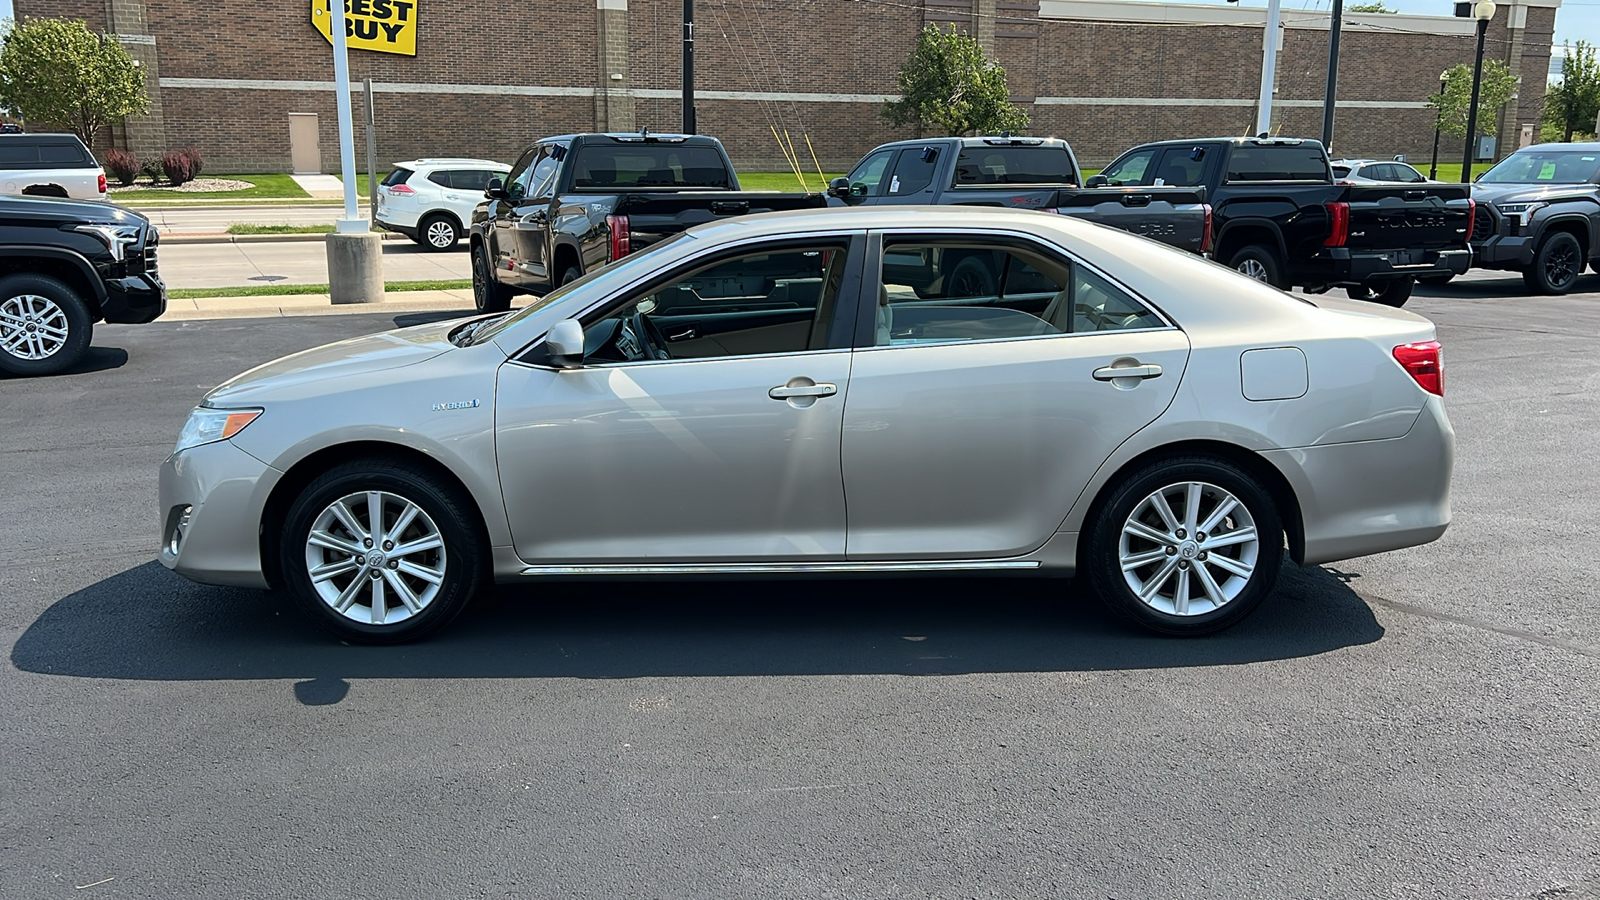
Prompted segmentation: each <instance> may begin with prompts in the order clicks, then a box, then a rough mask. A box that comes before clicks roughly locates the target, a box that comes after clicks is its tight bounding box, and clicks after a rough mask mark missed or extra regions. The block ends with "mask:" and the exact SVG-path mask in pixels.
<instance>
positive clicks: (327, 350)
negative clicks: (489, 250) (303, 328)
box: [205, 319, 461, 407]
mask: <svg viewBox="0 0 1600 900" xmlns="http://www.w3.org/2000/svg"><path fill="white" fill-rule="evenodd" d="M460 325H461V320H459V319H457V320H452V321H448V322H434V323H430V324H427V325H415V326H412V327H410V328H400V329H397V330H395V331H385V332H382V333H379V334H369V335H366V336H364V337H358V338H350V339H349V340H344V341H339V342H338V343H336V344H327V345H324V346H322V347H313V348H312V349H310V350H302V351H301V352H299V353H296V354H293V355H291V356H285V357H283V358H282V359H276V360H273V361H272V362H269V363H267V364H265V365H260V366H256V367H255V368H254V369H251V370H249V371H248V372H242V373H240V374H238V375H235V376H233V377H232V378H230V379H228V380H227V381H224V382H223V383H222V384H220V385H218V386H217V387H216V388H215V389H213V390H212V391H211V393H209V394H207V395H206V399H205V405H207V406H218V407H221V406H234V405H240V404H245V403H255V402H261V401H266V400H270V399H274V398H276V397H280V396H281V397H285V398H287V397H305V396H310V395H313V394H322V393H329V392H333V391H337V390H339V389H340V388H342V387H343V386H344V385H347V384H350V383H351V379H353V378H355V377H357V376H361V375H368V374H371V373H373V372H383V371H386V370H390V369H398V368H401V367H403V366H413V365H416V364H417V363H420V362H426V361H427V360H430V359H433V358H434V357H436V356H438V355H440V354H441V353H445V352H448V351H450V350H454V349H455V345H454V344H452V343H450V339H449V334H450V332H451V331H452V330H454V329H455V328H457V327H458V326H460Z"/></svg>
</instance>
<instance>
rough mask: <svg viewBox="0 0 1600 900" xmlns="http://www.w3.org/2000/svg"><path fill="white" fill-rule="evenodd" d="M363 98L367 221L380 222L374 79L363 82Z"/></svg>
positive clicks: (376, 108) (376, 109)
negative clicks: (365, 119)
mask: <svg viewBox="0 0 1600 900" xmlns="http://www.w3.org/2000/svg"><path fill="white" fill-rule="evenodd" d="M361 96H363V97H365V98H366V100H367V103H366V106H367V117H366V118H367V121H366V126H367V219H368V221H369V222H371V223H373V224H376V223H377V221H378V136H377V135H376V134H374V133H373V132H374V130H375V127H376V125H377V121H378V107H377V101H375V100H374V99H373V97H372V79H371V78H363V79H362V80H361Z"/></svg>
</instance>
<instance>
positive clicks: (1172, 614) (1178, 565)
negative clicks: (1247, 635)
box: [1084, 456, 1283, 637]
mask: <svg viewBox="0 0 1600 900" xmlns="http://www.w3.org/2000/svg"><path fill="white" fill-rule="evenodd" d="M1190 491H1198V497H1197V501H1196V503H1197V507H1196V508H1197V513H1196V514H1194V515H1189V514H1187V502H1186V501H1187V498H1188V497H1189V492H1190ZM1157 496H1160V498H1161V501H1162V502H1165V504H1166V507H1167V510H1168V511H1169V512H1170V513H1171V514H1172V516H1173V519H1174V521H1175V523H1176V524H1175V525H1174V526H1172V527H1169V526H1168V525H1166V524H1165V523H1166V518H1165V516H1164V515H1163V514H1162V512H1161V507H1160V505H1159V504H1158V503H1157V501H1156V498H1157ZM1229 500H1233V501H1236V504H1237V505H1235V506H1232V507H1231V508H1230V509H1229V510H1228V511H1225V512H1224V513H1223V515H1224V518H1223V519H1222V520H1221V521H1220V522H1217V523H1214V524H1212V525H1211V527H1212V528H1213V529H1215V528H1219V527H1222V528H1226V530H1225V531H1223V532H1221V533H1220V534H1218V533H1217V532H1216V531H1212V533H1210V534H1206V536H1205V538H1204V539H1200V540H1197V539H1196V533H1197V532H1198V533H1201V534H1204V529H1205V527H1206V526H1207V524H1208V522H1207V518H1208V517H1210V516H1213V515H1215V514H1216V513H1217V512H1218V511H1219V510H1223V509H1224V507H1226V506H1227V504H1228V501H1229ZM1174 504H1176V505H1174ZM1252 523H1253V524H1252ZM1250 529H1253V531H1251V530H1250ZM1180 531H1181V532H1182V533H1183V534H1184V537H1183V538H1179V537H1177V535H1178V533H1179V532H1180ZM1247 534H1248V535H1251V537H1247V538H1244V539H1241V537H1242V536H1244V535H1247ZM1156 537H1161V538H1162V540H1161V541H1156V540H1154V538H1156ZM1230 538H1231V539H1233V542H1232V543H1218V542H1219V541H1227V540H1229V539H1230ZM1084 551H1085V569H1086V574H1087V576H1088V579H1089V583H1090V585H1091V586H1092V587H1093V588H1094V590H1095V592H1096V593H1098V594H1099V595H1100V597H1101V599H1102V600H1104V601H1105V602H1106V603H1107V604H1108V605H1109V606H1110V607H1111V608H1112V609H1113V610H1114V611H1116V612H1117V613H1118V614H1120V615H1122V616H1124V617H1125V618H1128V619H1130V620H1132V621H1133V622H1135V623H1137V624H1139V625H1141V626H1143V627H1145V628H1148V629H1150V630H1152V631H1157V632H1160V633H1162V634H1169V635H1176V636H1180V637H1192V636H1198V635H1203V634H1211V633H1213V632H1217V631H1221V630H1222V629H1224V628H1228V627H1229V626H1232V625H1234V624H1236V623H1238V622H1239V621H1240V620H1242V619H1244V618H1245V617H1246V616H1248V615H1249V614H1250V613H1251V612H1253V611H1254V610H1255V608H1256V607H1257V606H1260V605H1261V601H1262V600H1264V599H1266V596H1267V595H1268V594H1269V593H1271V592H1272V589H1273V585H1274V583H1275V582H1276V581H1277V578H1278V569H1279V567H1280V566H1281V565H1282V562H1283V526H1282V523H1281V521H1280V519H1279V516H1278V510H1277V507H1276V506H1275V505H1274V504H1273V502H1272V498H1271V496H1269V495H1268V493H1267V491H1266V489H1264V488H1263V487H1262V486H1261V485H1260V484H1258V483H1257V482H1256V481H1255V480H1254V479H1253V478H1251V477H1250V476H1249V475H1248V474H1247V473H1245V472H1244V471H1243V470H1241V469H1239V468H1238V467H1237V466H1235V465H1233V464H1232V463H1229V462H1226V461H1223V460H1221V459H1216V458H1212V457H1205V456H1191V457H1181V458H1175V459H1167V460H1162V461H1159V462H1155V463H1152V464H1150V465H1148V466H1146V467H1144V468H1143V469H1140V470H1138V471H1136V472H1134V473H1133V474H1132V475H1130V476H1128V477H1127V478H1126V479H1124V480H1123V481H1122V482H1121V483H1120V484H1118V485H1117V486H1116V487H1115V488H1114V489H1113V490H1112V492H1111V494H1110V495H1109V496H1108V497H1107V499H1106V501H1105V502H1104V503H1101V504H1099V505H1098V506H1097V511H1096V513H1095V514H1094V518H1093V520H1092V521H1091V523H1090V526H1089V531H1088V537H1087V543H1086V545H1085V548H1084ZM1201 553H1205V554H1206V556H1205V557H1201V555H1200V554H1201ZM1141 559H1142V560H1144V562H1143V563H1140V564H1138V565H1131V566H1129V567H1128V568H1126V569H1125V568H1124V566H1125V564H1128V563H1137V562H1139V560H1141ZM1221 560H1225V561H1226V562H1219V561H1221ZM1200 572H1204V573H1205V575H1206V576H1207V577H1209V579H1210V581H1209V583H1208V582H1207V581H1206V580H1205V578H1201V577H1197V573H1200ZM1219 578H1220V579H1221V580H1220V581H1219V580H1218V579H1219ZM1140 589H1147V590H1149V591H1150V592H1151V593H1150V599H1149V600H1142V599H1140V593H1139V590H1140ZM1164 592H1165V593H1164ZM1196 594H1198V596H1196Z"/></svg>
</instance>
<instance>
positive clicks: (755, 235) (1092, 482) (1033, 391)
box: [160, 207, 1454, 643]
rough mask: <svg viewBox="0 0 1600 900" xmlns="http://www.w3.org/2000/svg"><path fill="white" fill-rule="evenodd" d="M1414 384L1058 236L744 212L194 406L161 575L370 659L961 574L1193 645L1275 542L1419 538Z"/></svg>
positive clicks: (282, 368)
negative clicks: (792, 592) (822, 586)
mask: <svg viewBox="0 0 1600 900" xmlns="http://www.w3.org/2000/svg"><path fill="white" fill-rule="evenodd" d="M957 273H961V276H962V277H959V278H958V277H952V276H954V275H956V274H957ZM974 273H978V274H980V275H981V277H975V274H974ZM1443 394H1444V373H1443V369H1442V357H1441V354H1440V347H1439V344H1438V342H1437V340H1436V339H1435V334H1434V328H1433V325H1432V324H1431V323H1430V322H1428V321H1427V320H1426V319H1423V318H1421V317H1420V316H1417V315H1414V314H1411V313H1407V312H1404V311H1402V310H1397V309H1391V308H1387V307H1383V306H1380V305H1376V304H1369V303H1365V302H1362V301H1356V300H1347V299H1343V298H1330V297H1326V296H1324V297H1316V298H1303V297H1298V296H1295V295H1291V294H1287V293H1284V292H1282V291H1279V290H1277V289H1274V288H1271V287H1268V286H1266V285H1263V284H1260V283H1257V282H1254V281H1251V280H1249V279H1247V278H1244V277H1242V276H1240V275H1238V274H1237V273H1235V272H1233V271H1231V270H1229V269H1226V268H1223V267H1221V266H1218V265H1215V264H1213V263H1210V262H1207V261H1206V260H1203V259H1200V258H1197V257H1194V256H1191V255H1188V254H1185V253H1182V252H1180V251H1177V250H1173V249H1171V248H1169V247H1165V246H1163V245H1161V244H1157V243H1155V242H1152V241H1148V240H1145V239H1143V238H1139V237H1134V236H1132V235H1129V234H1125V233H1122V232H1119V231H1114V230H1111V229H1107V228H1102V227H1099V226H1096V225H1091V224H1087V223H1083V222H1079V221H1076V220H1073V219H1071V218H1067V217H1059V216H1050V215H1046V214H1043V213H1037V212H1021V211H1013V210H1003V209H984V208H974V207H938V208H916V207H902V208H893V209H874V210H815V211H803V212H792V213H778V214H773V215H762V216H749V217H741V218H737V219H733V220H729V221H723V222H716V223H710V224H707V225H703V226H699V227H696V228H693V229H690V230H689V231H687V232H685V233H683V234H681V235H678V236H676V237H673V238H671V239H668V240H665V241H663V242H661V243H659V244H657V245H655V246H653V247H652V248H650V249H649V250H647V251H645V252H642V253H639V254H637V255H633V256H626V257H623V258H622V259H620V260H618V261H617V262H615V263H613V264H611V265H609V266H606V267H605V268H603V269H599V270H597V271H595V272H592V273H590V274H589V275H587V276H586V277H584V278H581V279H579V280H577V281H575V282H572V283H570V284H568V285H566V286H564V287H562V288H560V289H558V290H555V291H552V292H551V293H549V294H547V295H545V296H543V297H540V298H537V299H534V300H533V301H532V302H531V303H530V304H529V305H528V306H526V307H523V308H522V309H520V310H517V311H514V312H511V313H507V314H501V315H497V316H480V317H477V318H472V319H466V320H458V321H454V322H445V323H439V324H433V325H423V326H417V327H412V328H402V329H400V330H397V331H390V332H386V333H383V334H376V335H371V336H367V337H361V338H356V339H353V340H348V341H343V342H341V343H337V344H331V345H329V346H326V347H320V348H317V349H313V350H308V351H305V352H303V353H299V354H296V355H293V356H289V357H286V358H284V359H280V360H277V361H275V362H271V363H268V364H266V365H264V366H260V367H258V368H256V369H253V370H251V371H249V372H246V373H244V374H242V375H239V376H237V377H235V378H234V379H232V380H230V381H228V382H226V383H224V384H222V385H221V386H219V387H218V388H216V389H215V390H213V391H212V392H211V393H209V394H208V395H206V397H205V399H204V401H203V402H202V403H201V404H200V406H199V407H198V408H197V409H195V410H194V412H193V413H192V414H191V416H190V418H189V421H188V422H187V423H186V424H185V426H184V428H183V432H182V435H181V437H180V438H179V441H178V446H177V449H176V451H175V452H174V453H173V454H172V456H171V457H170V458H169V459H168V460H167V461H166V463H165V464H164V465H163V467H162V470H161V491H160V496H161V500H160V503H161V507H160V515H161V524H162V529H163V531H162V534H163V543H162V550H161V561H162V562H163V563H164V564H165V565H166V566H167V567H169V568H171V569H173V570H175V571H177V572H179V573H180V574H182V575H184V576H187V577H188V578H191V579H194V580H195V581H200V582H204V583H208V584H221V585H238V586H246V587H253V588H263V589H265V588H269V587H277V588H283V589H286V590H287V591H288V592H289V593H290V594H291V595H292V596H293V597H294V598H295V599H296V601H297V602H298V603H299V604H300V605H301V606H302V607H304V609H305V611H306V612H307V613H309V614H310V615H311V616H312V617H313V618H315V619H317V620H318V621H320V622H321V623H322V624H323V625H325V626H327V627H329V628H331V629H332V630H333V631H335V632H336V633H338V634H339V635H340V636H341V637H343V638H345V639H346V640H350V641H357V642H366V643H391V642H397V641H403V640H410V639H414V638H417V637H420V636H422V635H424V634H426V633H428V632H430V631H433V630H434V629H437V628H438V627H439V626H441V625H443V624H445V623H446V622H448V621H449V620H450V619H451V618H452V617H453V616H455V615H456V614H457V613H458V612H460V610H461V609H462V607H463V606H464V605H465V604H466V603H467V602H468V601H469V600H470V599H471V598H472V597H473V596H474V595H475V594H478V593H480V592H483V591H485V590H487V589H489V587H490V585H491V584H492V583H496V582H499V583H507V582H517V581H523V580H529V579H541V578H556V577H582V578H607V577H620V576H626V577H632V578H670V577H696V578H705V577H714V576H719V575H740V576H746V577H750V576H782V575H826V574H848V575H855V576H864V575H872V574H900V575H936V574H949V575H955V574H973V573H980V574H981V573H986V572H989V573H1013V574H1035V575H1040V576H1072V575H1082V576H1083V580H1084V581H1085V582H1087V584H1088V585H1089V586H1091V587H1092V588H1093V590H1094V591H1095V592H1096V593H1097V594H1099V595H1100V596H1101V597H1102V598H1103V599H1104V600H1105V601H1106V602H1107V603H1109V604H1110V605H1111V607H1112V608H1114V609H1116V610H1117V611H1119V612H1120V613H1122V614H1123V615H1125V616H1126V617H1128V618H1129V619H1131V620H1133V621H1134V622H1136V623H1138V624H1141V625H1143V626H1145V627H1148V628H1151V629H1154V630H1157V631H1160V632H1164V633H1169V634H1177V635H1196V634H1205V633H1209V632H1214V631H1216V630H1219V629H1221V628H1225V627H1227V626H1229V625H1231V624H1233V623H1235V622H1238V621H1239V620H1240V619H1242V618H1244V617H1245V616H1246V615H1248V614H1249V613H1250V612H1251V611H1252V610H1253V609H1255V608H1256V607H1257V606H1258V605H1259V604H1260V603H1261V602H1262V600H1263V599H1264V598H1266V597H1267V596H1268V595H1269V594H1270V593H1271V591H1272V589H1273V585H1274V582H1275V580H1276V577H1277V574H1278V570H1279V567H1280V565H1281V563H1282V560H1283V557H1284V554H1285V552H1287V554H1288V555H1289V556H1290V557H1291V558H1292V559H1293V560H1294V561H1295V562H1297V563H1300V564H1316V563H1325V562H1332V561H1335V560H1340V559H1346V558H1349V557H1354V556H1362V555H1366V554H1370V553H1377V552H1381V551H1386V550H1393V549H1397V548H1400V547H1407V546H1412V545H1415V544H1422V543H1426V542H1428V541H1432V540H1434V539H1436V538H1438V537H1439V536H1440V535H1441V534H1443V532H1444V530H1445V527H1446V525H1447V524H1448V523H1449V520H1450V504H1449V488H1450V470H1451V465H1452V457H1453V443H1454V435H1453V432H1452V431H1451V428H1450V424H1449V421H1448V420H1447V418H1446V416H1445V411H1444V406H1443ZM1065 596H1066V592H1065V591H1063V597H1065Z"/></svg>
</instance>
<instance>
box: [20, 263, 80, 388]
mask: <svg viewBox="0 0 1600 900" xmlns="http://www.w3.org/2000/svg"><path fill="white" fill-rule="evenodd" d="M22 294H37V295H39V296H41V297H45V298H47V299H49V300H50V302H52V303H54V304H55V305H56V306H58V307H60V308H61V311H62V313H64V314H65V315H66V317H67V342H66V344H65V345H64V346H62V348H61V349H60V350H57V351H56V352H55V353H53V354H51V355H50V356H47V357H45V358H44V359H22V358H20V357H17V356H13V355H11V354H10V353H8V352H6V351H4V350H0V371H6V372H10V373H11V374H13V375H54V374H55V373H57V372H60V371H62V370H64V369H69V368H71V367H72V366H74V365H76V364H77V362H78V361H79V360H81V359H83V355H84V354H85V353H87V352H89V344H90V342H91V341H92V340H93V339H94V316H92V315H90V313H89V305H88V304H87V303H84V302H83V299H82V298H80V297H79V296H78V294H77V292H76V291H74V290H72V288H69V287H67V286H66V285H65V284H63V283H61V282H60V281H58V280H56V279H54V278H51V277H50V276H48V275H36V274H34V273H31V272H19V273H16V274H14V275H7V276H5V277H4V278H0V302H4V301H6V300H10V299H11V298H12V297H16V296H19V295H22Z"/></svg>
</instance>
